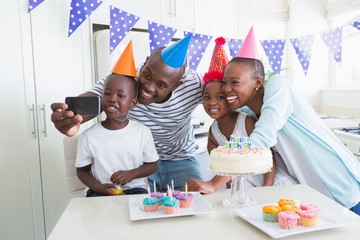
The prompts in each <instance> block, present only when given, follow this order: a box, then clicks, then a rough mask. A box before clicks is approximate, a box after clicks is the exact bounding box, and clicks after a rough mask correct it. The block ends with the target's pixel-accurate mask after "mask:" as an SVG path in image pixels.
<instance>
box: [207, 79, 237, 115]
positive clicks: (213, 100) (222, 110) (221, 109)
mask: <svg viewBox="0 0 360 240" xmlns="http://www.w3.org/2000/svg"><path fill="white" fill-rule="evenodd" d="M222 85H223V83H222V82H221V81H213V82H209V83H207V84H206V86H205V88H204V93H203V106H204V109H205V112H206V113H207V114H208V115H209V116H210V117H211V118H213V119H219V118H221V117H224V116H226V115H228V114H229V113H230V112H232V110H231V109H230V108H229V106H228V104H227V101H226V98H225V95H224V93H223V92H222Z"/></svg>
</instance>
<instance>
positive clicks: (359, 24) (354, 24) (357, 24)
mask: <svg viewBox="0 0 360 240" xmlns="http://www.w3.org/2000/svg"><path fill="white" fill-rule="evenodd" d="M351 25H353V26H354V27H356V28H357V29H358V30H360V21H355V22H353V23H352V24H351Z"/></svg>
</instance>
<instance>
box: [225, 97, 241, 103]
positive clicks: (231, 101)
mask: <svg viewBox="0 0 360 240" xmlns="http://www.w3.org/2000/svg"><path fill="white" fill-rule="evenodd" d="M237 98H238V97H237V96H231V97H227V98H226V100H227V101H228V102H229V103H233V102H234V101H235V100H236V99H237Z"/></svg>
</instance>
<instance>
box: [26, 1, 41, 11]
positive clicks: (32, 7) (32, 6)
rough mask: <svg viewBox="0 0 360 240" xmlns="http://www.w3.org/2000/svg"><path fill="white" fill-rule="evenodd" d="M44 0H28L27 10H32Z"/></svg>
mask: <svg viewBox="0 0 360 240" xmlns="http://www.w3.org/2000/svg"><path fill="white" fill-rule="evenodd" d="M43 1H45V0H29V5H28V10H27V12H28V13H29V12H31V11H32V10H34V9H35V8H36V7H37V6H39V5H40V3H42V2H43Z"/></svg>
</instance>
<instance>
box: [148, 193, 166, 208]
mask: <svg viewBox="0 0 360 240" xmlns="http://www.w3.org/2000/svg"><path fill="white" fill-rule="evenodd" d="M164 196H165V193H161V192H153V193H150V197H152V198H157V199H158V200H159V205H161V198H162V197H164Z"/></svg>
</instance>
